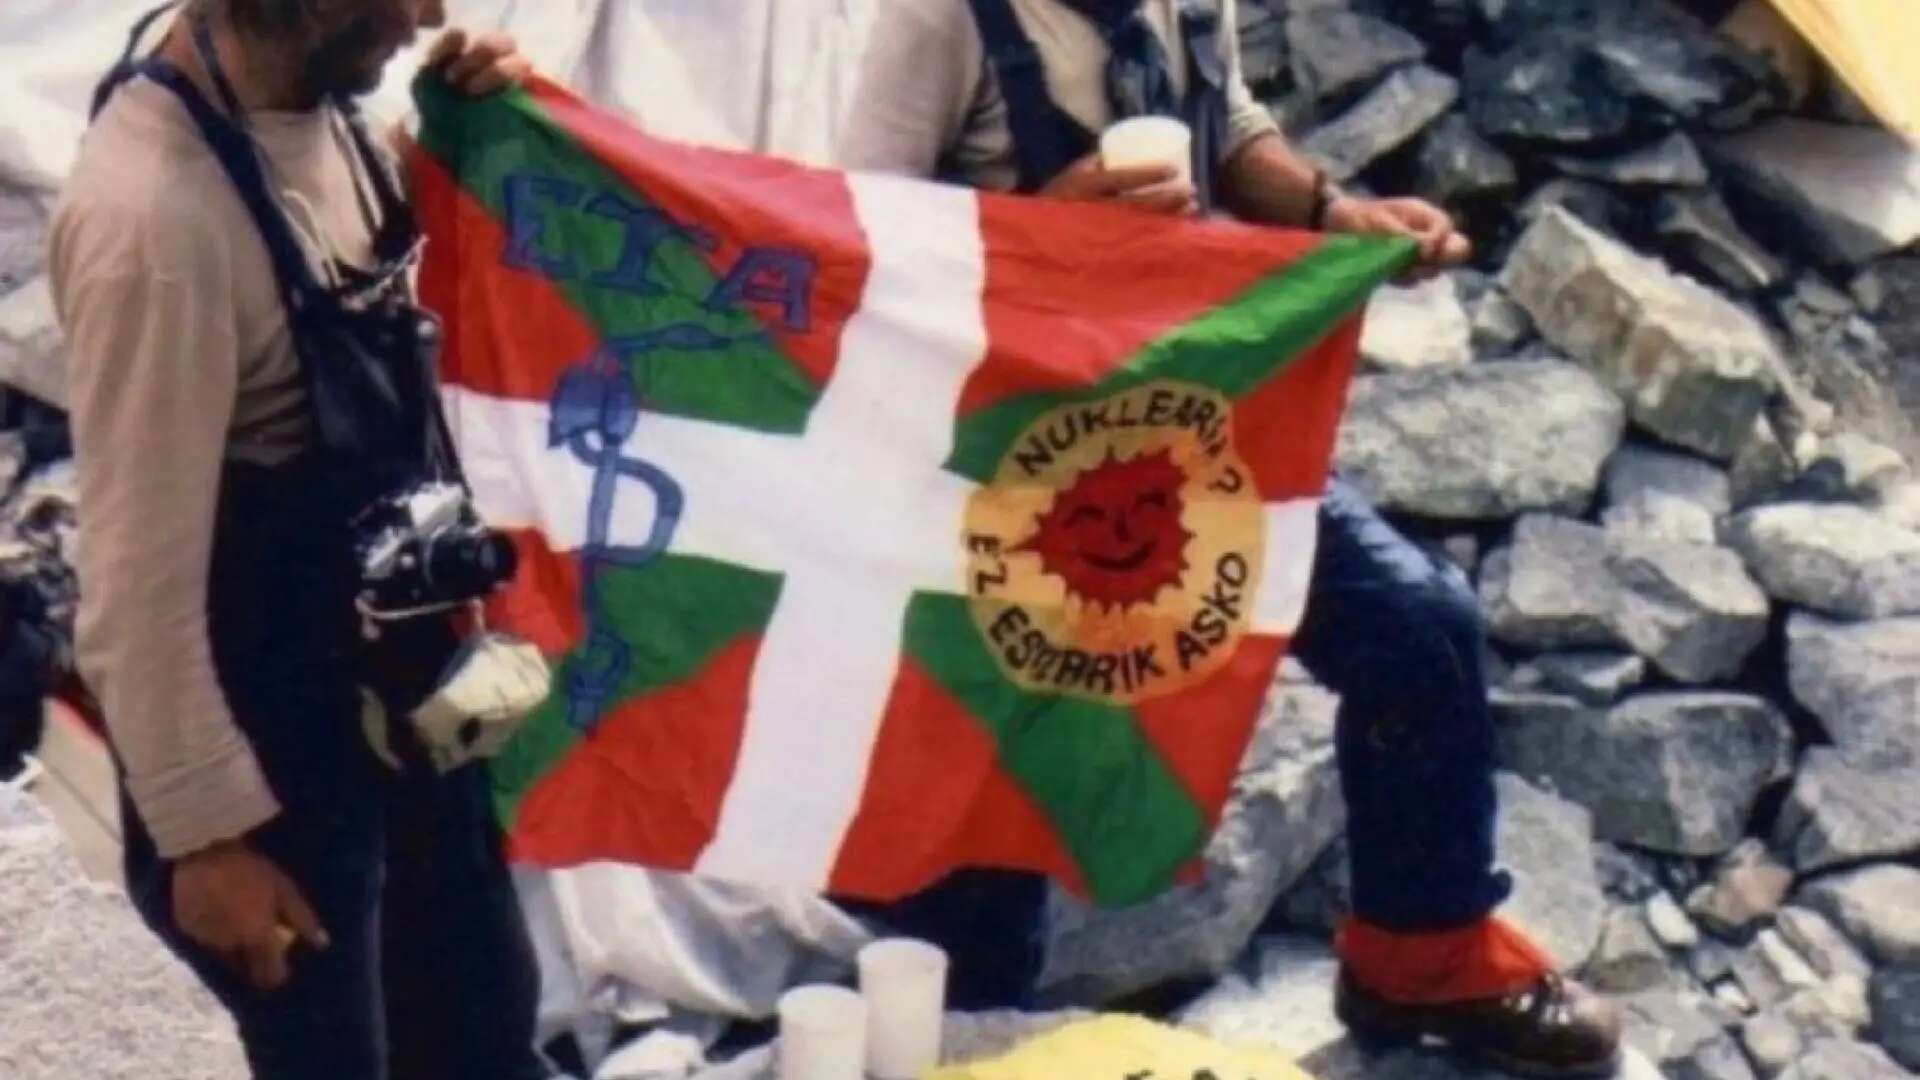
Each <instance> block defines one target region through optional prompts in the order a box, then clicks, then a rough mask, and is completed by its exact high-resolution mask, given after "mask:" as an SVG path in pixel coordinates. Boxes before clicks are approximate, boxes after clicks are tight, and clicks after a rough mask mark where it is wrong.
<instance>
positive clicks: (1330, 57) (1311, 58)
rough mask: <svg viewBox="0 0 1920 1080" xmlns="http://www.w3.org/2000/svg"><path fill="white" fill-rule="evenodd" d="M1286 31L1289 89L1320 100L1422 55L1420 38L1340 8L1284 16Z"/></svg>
mask: <svg viewBox="0 0 1920 1080" xmlns="http://www.w3.org/2000/svg"><path fill="white" fill-rule="evenodd" d="M1286 31H1287V48H1288V52H1289V54H1290V55H1291V56H1292V58H1293V81H1294V85H1295V86H1297V87H1299V88H1301V89H1303V90H1305V91H1307V92H1308V93H1311V94H1313V95H1314V96H1315V97H1316V98H1319V99H1321V100H1323V101H1324V100H1326V99H1329V98H1337V97H1340V96H1342V95H1344V94H1346V93H1348V92H1350V91H1353V90H1359V89H1361V88H1363V87H1366V86H1367V85H1369V84H1371V83H1373V82H1374V81H1375V80H1377V79H1379V78H1380V76H1382V75H1385V74H1386V73H1387V72H1388V71H1391V70H1392V69H1394V68H1396V67H1399V66H1401V65H1402V64H1410V63H1413V62H1414V61H1416V60H1421V59H1424V58H1425V57H1426V55H1427V47H1426V46H1425V45H1424V44H1422V43H1421V41H1420V39H1419V38H1417V37H1414V36H1413V35H1412V34H1409V33H1407V32H1406V31H1405V30H1402V29H1400V28H1399V27H1397V26H1395V25H1393V24H1392V23H1389V22H1384V21H1382V20H1380V19H1376V18H1374V17H1372V16H1371V15H1363V14H1360V13H1359V12H1356V11H1348V10H1346V9H1344V8H1339V7H1318V8H1310V9H1308V10H1305V11H1299V12H1296V13H1294V14H1293V15H1290V16H1288V18H1287V22H1286Z"/></svg>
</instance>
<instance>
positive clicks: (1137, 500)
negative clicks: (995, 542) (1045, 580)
mask: <svg viewBox="0 0 1920 1080" xmlns="http://www.w3.org/2000/svg"><path fill="white" fill-rule="evenodd" d="M1186 482H1187V476H1186V473H1185V472H1184V471H1182V470H1181V468H1180V466H1178V465H1176V464H1174V461H1173V455H1172V453H1171V452H1169V451H1167V450H1160V451H1157V452H1155V453H1151V454H1141V455H1139V456H1138V457H1133V458H1129V459H1127V460H1125V461H1121V460H1119V459H1117V458H1116V457H1115V456H1114V455H1113V452H1112V451H1111V450H1109V451H1108V452H1107V459H1106V460H1105V461H1103V462H1101V463H1100V464H1098V465H1096V466H1094V467H1093V468H1091V469H1087V470H1085V471H1083V472H1081V474H1080V475H1079V476H1078V477H1076V478H1075V479H1074V481H1073V483H1072V484H1071V485H1069V486H1067V487H1065V488H1063V489H1061V490H1060V492H1059V493H1058V494H1056V495H1055V496H1054V499H1053V505H1052V506H1051V507H1049V508H1048V509H1047V512H1046V513H1044V514H1041V515H1040V528H1039V530H1038V531H1037V532H1035V533H1034V534H1033V536H1032V538H1030V539H1028V540H1027V541H1026V542H1025V543H1022V544H1021V545H1020V546H1019V547H1018V548H1016V549H1014V550H1016V551H1031V552H1035V553H1037V554H1038V555H1039V556H1040V561H1041V565H1042V566H1043V567H1044V568H1045V570H1046V572H1047V573H1049V574H1052V575H1054V576H1056V577H1059V578H1060V579H1062V580H1063V581H1065V582H1066V583H1067V589H1068V591H1069V592H1072V593H1073V594H1074V595H1076V596H1078V597H1080V598H1081V599H1082V600H1085V601H1087V602H1089V603H1095V604H1100V605H1103V606H1105V607H1109V608H1112V607H1127V606H1130V605H1133V604H1146V603H1151V602H1152V601H1153V598H1154V597H1155V596H1157V595H1159V593H1160V590H1162V589H1165V588H1167V587H1169V586H1172V585H1177V584H1179V582H1180V575H1181V574H1182V573H1183V572H1185V570H1186V569H1187V557H1186V552H1187V542H1188V541H1190V540H1192V539H1193V534H1192V533H1190V532H1188V531H1187V529H1186V527H1185V526H1184V525H1183V524H1181V521H1180V517H1181V514H1182V512H1183V511H1184V510H1185V501H1184V500H1183V499H1182V498H1181V496H1180V489H1181V488H1182V487H1184V486H1185V485H1186Z"/></svg>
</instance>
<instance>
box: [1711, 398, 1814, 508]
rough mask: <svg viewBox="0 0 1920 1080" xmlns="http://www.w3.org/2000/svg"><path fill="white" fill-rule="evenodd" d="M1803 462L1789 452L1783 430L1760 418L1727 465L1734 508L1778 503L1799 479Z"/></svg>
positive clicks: (1744, 437)
mask: <svg viewBox="0 0 1920 1080" xmlns="http://www.w3.org/2000/svg"><path fill="white" fill-rule="evenodd" d="M1799 468H1800V466H1799V462H1798V461H1796V460H1795V459H1794V456H1793V455H1792V454H1791V453H1789V452H1788V451H1787V444H1786V440H1785V439H1783V438H1782V437H1781V435H1780V429H1779V427H1778V426H1777V425H1775V424H1774V422H1773V421H1772V420H1771V419H1769V418H1768V417H1766V416H1764V415H1762V416H1756V417H1754V418H1753V426H1752V427H1751V428H1748V429H1747V434H1746V435H1745V436H1743V437H1742V439H1741V440H1740V449H1738V450H1736V451H1734V455H1733V461H1732V462H1731V463H1730V464H1729V465H1728V466H1727V477H1728V481H1729V483H1730V485H1731V494H1732V496H1733V505H1734V508H1735V509H1737V510H1745V509H1747V508H1749V507H1753V506H1758V505H1760V504H1762V503H1768V502H1774V501H1777V500H1778V499H1779V497H1780V494H1781V492H1782V491H1784V490H1785V489H1786V488H1787V486H1788V485H1789V484H1791V483H1793V481H1794V480H1795V478H1796V476H1797V474H1798V472H1799Z"/></svg>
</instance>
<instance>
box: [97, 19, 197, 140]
mask: <svg viewBox="0 0 1920 1080" xmlns="http://www.w3.org/2000/svg"><path fill="white" fill-rule="evenodd" d="M178 6H179V0H167V2H166V3H164V4H161V5H160V6H159V7H157V8H154V9H153V10H152V11H149V12H147V13H146V14H145V15H142V16H140V19H139V21H137V22H135V23H134V24H133V29H132V30H130V31H128V32H127V47H126V48H125V49H124V50H122V51H121V53H120V59H119V60H118V61H116V62H115V63H114V65H113V67H111V68H109V69H108V70H107V74H106V77H105V78H103V79H101V80H100V82H99V83H98V84H97V85H95V86H94V88H93V107H92V108H91V109H90V110H88V112H87V116H88V117H89V118H92V117H96V116H99V115H100V110H101V109H104V108H106V107H107V100H108V99H109V98H111V97H113V92H114V91H115V90H118V89H120V87H121V86H123V85H125V84H126V82H127V80H128V79H131V78H133V77H134V76H135V75H138V74H139V73H140V65H141V61H140V60H138V59H136V58H135V54H136V53H138V52H139V51H140V39H141V38H143V37H146V36H147V31H148V30H150V29H152V28H153V24H154V23H155V22H157V21H159V19H160V16H162V15H165V14H166V13H167V12H169V11H172V10H173V9H174V8H176V7H178Z"/></svg>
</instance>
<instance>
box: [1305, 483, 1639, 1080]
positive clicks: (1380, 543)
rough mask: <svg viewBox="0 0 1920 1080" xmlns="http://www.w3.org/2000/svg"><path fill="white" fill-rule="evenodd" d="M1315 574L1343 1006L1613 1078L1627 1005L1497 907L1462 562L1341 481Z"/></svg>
mask: <svg viewBox="0 0 1920 1080" xmlns="http://www.w3.org/2000/svg"><path fill="white" fill-rule="evenodd" d="M1314 575H1315V576H1314V584H1313V592H1312V595H1311V597H1310V598H1309V601H1308V610H1307V615H1306V619H1305V621H1304V622H1303V623H1302V625H1301V628H1300V633H1299V634H1298V635H1297V637H1296V639H1295V642H1294V647H1295V650H1296V653H1297V655H1298V656H1299V657H1300V659H1301V660H1302V661H1303V662H1304V663H1305V664H1306V665H1307V667H1308V668H1309V669H1310V670H1311V671H1313V673H1314V674H1315V675H1316V676H1317V677H1318V678H1319V679H1320V680H1321V681H1322V682H1324V683H1326V684H1327V686H1328V687H1329V688H1330V689H1332V690H1333V691H1335V692H1336V693H1338V694H1339V695H1340V697H1341V702H1340V712H1339V716H1338V720H1337V728H1338V730H1337V734H1336V745H1337V750H1338V755H1339V765H1340V775H1341V786H1342V790H1343V791H1344V793H1345V795H1346V800H1347V812H1348V847H1349V850H1350V852H1351V854H1350V862H1351V865H1350V877H1351V882H1352V905H1353V912H1352V917H1351V918H1349V919H1348V920H1347V922H1346V924H1345V925H1344V926H1343V927H1342V928H1341V932H1340V935H1339V939H1338V941H1337V943H1336V947H1337V950H1338V952H1339V953H1340V957H1341V962H1342V973H1341V983H1340V989H1339V994H1338V997H1337V1001H1336V1005H1337V1009H1338V1012H1339V1013H1340V1016H1341V1018H1342V1019H1343V1020H1344V1021H1345V1022H1346V1023H1347V1024H1348V1025H1349V1026H1350V1027H1352V1028H1353V1029H1354V1030H1355V1032H1356V1034H1360V1035H1362V1036H1366V1037H1371V1038H1376V1039H1392V1040H1396V1041H1403V1040H1404V1041H1411V1040H1418V1039H1420V1038H1422V1037H1426V1036H1437V1037H1439V1038H1442V1039H1445V1040H1446V1041H1448V1042H1449V1043H1450V1044H1452V1045H1453V1046H1454V1047H1455V1048H1456V1049H1460V1050H1463V1051H1466V1052H1470V1053H1473V1054H1475V1055H1477V1056H1480V1057H1483V1058H1487V1059H1491V1060H1493V1061H1494V1062H1496V1063H1497V1064H1499V1065H1501V1066H1503V1067H1506V1068H1509V1069H1513V1070H1516V1071H1521V1072H1524V1073H1526V1074H1529V1075H1541V1076H1599V1075H1607V1074H1609V1073H1610V1072H1611V1070H1612V1069H1613V1067H1614V1062H1615V1060H1616V1057H1617V1049H1618V1043H1619V1019H1618V1016H1617V1013H1615V1012H1614V1011H1613V1010H1611V1009H1610V1008H1609V1007H1608V1006H1607V1005H1606V1004H1605V1003H1604V1002H1603V1001H1601V1000H1600V999H1598V998H1597V997H1596V996H1594V995H1593V994H1591V993H1590V992H1589V991H1587V990H1586V989H1585V988H1583V987H1580V986H1579V985H1578V984H1575V983H1571V982H1568V981H1566V980H1564V979H1561V978H1560V977H1558V976H1557V975H1555V974H1554V973H1553V970H1552V968H1553V964H1552V960H1551V959H1550V958H1549V957H1548V956H1547V955H1546V954H1545V952H1543V951H1542V950H1541V949H1539V948H1538V947H1537V946H1535V945H1534V944H1533V942H1532V941H1531V940H1529V939H1528V938H1527V936H1526V935H1525V934H1523V933H1521V932H1520V931H1518V930H1517V929H1515V928H1513V927H1511V926H1509V925H1508V924H1506V923H1504V922H1503V921H1501V920H1500V919H1498V918H1497V917H1494V916H1493V914H1492V912H1493V910H1494V908H1495V907H1497V906H1498V905H1499V904H1500V902H1501V901H1502V900H1503V899H1505V897H1506V895H1507V893H1508V891H1509V888H1510V883H1509V881H1508V880H1507V878H1506V876H1505V875H1503V874H1499V873H1496V872H1495V870H1494V868H1493V861H1494V849H1493V835H1494V832H1493V824H1494V814H1495V812H1496V805H1495V804H1496V799H1495V789H1494V784H1493V771H1494V764H1495V762H1494V738H1493V720H1492V716H1491V713H1490V711H1489V709H1488V706H1487V687H1486V677H1485V672H1484V664H1483V649H1484V638H1483V634H1484V631H1483V628H1482V624H1481V621H1480V615H1479V609H1478V604H1477V603H1476V602H1475V599H1474V595H1473V592H1472V590H1471V588H1470V587H1469V585H1468V583H1467V580H1466V577H1465V575H1464V574H1462V573H1460V571H1459V569H1458V568H1457V567H1454V566H1453V565H1451V564H1450V563H1448V562H1446V561H1444V560H1443V559H1441V558H1439V557H1437V556H1435V555H1431V554H1429V553H1427V552H1426V551H1424V550H1422V549H1421V548H1419V547H1417V546H1416V545H1414V544H1412V543H1410V542H1409V541H1408V540H1407V539H1406V538H1404V537H1403V536H1401V535H1400V534H1399V532H1398V531H1396V530H1395V529H1394V528H1393V527H1392V526H1390V525H1388V524H1387V523H1386V522H1385V521H1384V520H1383V519H1381V517H1380V516H1379V514H1378V513H1377V512H1376V511H1375V510H1374V509H1373V507H1372V506H1371V505H1369V504H1368V503H1367V501H1366V499H1365V498H1364V497H1362V496H1361V495H1360V494H1359V493H1358V492H1357V491H1355V490H1354V489H1353V488H1351V487H1349V486H1347V485H1346V484H1344V483H1341V482H1338V481H1336V482H1335V483H1333V484H1332V485H1331V487H1330V488H1329V491H1328V496H1327V500H1326V503H1325V505H1324V509H1323V511H1322V514H1321V535H1320V545H1319V550H1318V555H1317V557H1316V560H1315V567H1314Z"/></svg>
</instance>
